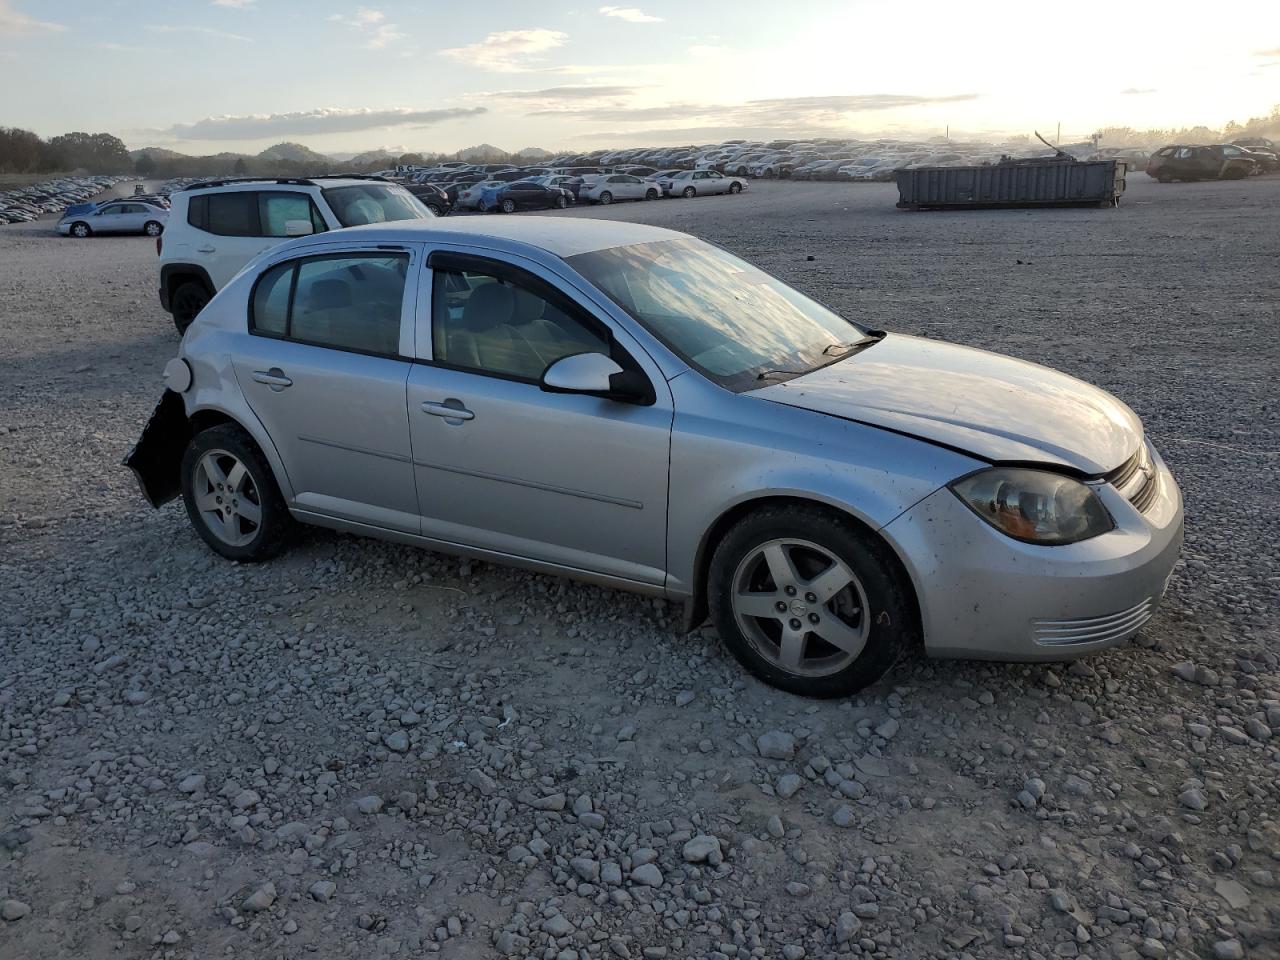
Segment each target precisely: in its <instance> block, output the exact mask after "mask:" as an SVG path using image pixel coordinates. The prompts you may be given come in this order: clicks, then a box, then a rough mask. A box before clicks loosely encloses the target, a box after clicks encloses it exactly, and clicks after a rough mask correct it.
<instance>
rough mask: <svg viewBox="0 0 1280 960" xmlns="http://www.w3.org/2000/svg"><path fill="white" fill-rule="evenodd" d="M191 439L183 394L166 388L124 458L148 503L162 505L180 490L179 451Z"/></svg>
mask: <svg viewBox="0 0 1280 960" xmlns="http://www.w3.org/2000/svg"><path fill="white" fill-rule="evenodd" d="M190 442H191V424H190V423H189V422H188V421H187V411H186V408H185V407H184V406H183V404H182V397H181V396H179V395H178V394H176V393H174V392H173V391H172V390H166V391H165V392H164V395H163V396H162V397H161V398H160V402H159V403H157V404H156V408H155V410H154V411H152V414H151V419H150V420H148V421H147V425H146V427H144V428H143V431H142V436H140V437H139V438H138V442H137V443H135V444H134V445H133V449H132V450H130V451H129V453H128V455H127V456H126V457H125V458H124V460H123V464H124V466H126V467H128V468H129V469H130V470H132V471H133V475H134V476H135V477H136V478H137V480H138V489H140V490H141V491H142V495H143V497H145V498H146V500H147V502H148V503H149V504H151V506H153V507H160V506H163V505H164V504H166V503H168V502H169V501H170V500H172V499H173V498H174V497H176V496H178V494H179V493H181V492H182V487H181V482H180V480H179V473H180V471H181V467H182V455H183V453H185V452H186V449H187V444H189V443H190Z"/></svg>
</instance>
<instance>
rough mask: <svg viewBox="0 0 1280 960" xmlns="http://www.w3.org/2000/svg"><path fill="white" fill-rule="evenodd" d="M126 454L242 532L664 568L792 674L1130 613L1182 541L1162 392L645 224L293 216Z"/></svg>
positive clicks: (1098, 634)
mask: <svg viewBox="0 0 1280 960" xmlns="http://www.w3.org/2000/svg"><path fill="white" fill-rule="evenodd" d="M165 382H166V385H167V388H168V389H167V390H166V391H165V393H164V395H163V397H162V399H161V401H160V404H159V405H158V406H157V408H156V411H155V413H154V414H153V416H152V419H151V421H150V423H149V424H148V425H147V427H146V429H145V431H144V432H143V435H142V438H141V439H140V440H139V442H138V444H137V445H136V446H135V448H134V449H133V451H131V453H130V455H129V456H128V458H127V459H126V461H125V462H126V463H127V464H128V465H129V466H130V467H131V468H133V470H134V471H135V473H136V475H137V477H138V479H139V482H140V485H141V488H142V490H143V493H144V494H145V496H146V497H147V498H148V500H149V501H150V502H151V503H152V504H153V505H155V506H159V505H160V504H162V503H164V502H166V501H167V500H170V499H173V498H174V497H176V496H179V495H181V496H182V498H183V500H184V502H185V504H186V509H187V512H188V515H189V517H190V520H191V523H192V524H193V526H194V528H195V530H196V531H197V533H198V534H199V535H200V536H201V537H202V538H203V539H204V540H205V542H206V543H207V544H208V545H209V546H210V547H211V548H212V549H213V550H215V551H216V552H218V553H219V554H221V555H222V556H224V557H227V558H230V559H234V560H240V561H258V560H265V559H267V558H269V557H271V556H273V555H274V554H276V553H277V552H278V551H280V550H281V549H282V548H283V547H284V546H285V545H286V544H287V542H288V539H289V535H290V531H291V529H292V526H293V524H294V523H295V521H303V522H306V523H313V524H318V525H321V526H325V527H331V528H334V529H338V530H345V531H349V532H353V533H362V534H368V535H372V536H378V537H385V538H389V539H393V540H399V541H402V542H405V543H412V544H419V545H422V546H425V547H429V548H431V549H439V550H445V551H452V552H457V553H462V554H466V555H470V556H478V557H482V558H489V559H493V560H497V561H500V562H504V563H514V564H519V565H523V566H526V567H530V568H532V569H536V570H541V571H545V572H550V573H558V574H564V575H568V576H572V577H578V578H582V579H586V580H590V581H593V582H596V583H600V584H606V585H609V586H614V587H620V588H623V589H627V590H634V591H638V592H641V593H645V594H649V595H652V596H655V597H665V598H667V599H669V600H673V601H677V602H681V603H683V604H684V605H685V610H686V623H687V624H688V625H689V626H690V627H692V626H695V625H697V624H699V623H701V622H703V621H704V620H705V619H706V617H707V616H708V614H709V615H710V618H711V619H712V621H713V622H714V624H715V625H716V627H717V629H718V631H719V633H720V635H721V637H722V638H723V640H724V642H725V643H726V644H727V645H728V647H729V649H730V650H731V651H732V652H733V654H734V655H735V656H736V657H737V658H738V659H739V660H740V661H741V662H742V663H743V664H744V665H745V666H746V667H747V668H748V669H749V670H751V671H752V672H753V673H755V674H756V675H757V676H758V677H760V678H761V679H763V680H765V681H766V682H768V683H771V684H774V685H776V686H778V687H780V688H782V689H785V690H788V691H792V692H794V693H798V694H803V695H808V696H838V695H843V694H847V693H849V692H851V691H854V690H857V689H859V688H860V687H863V686H865V685H866V684H868V683H871V682H873V681H875V680H876V679H877V678H878V677H880V676H881V674H883V673H884V671H885V670H886V669H888V668H889V667H890V666H891V665H892V664H893V663H894V661H895V660H896V659H897V658H898V657H900V656H901V655H902V654H903V652H904V651H905V650H906V649H907V648H908V647H909V646H911V645H912V644H915V643H917V642H920V641H921V640H922V641H923V644H924V648H925V650H926V651H927V652H929V653H931V654H934V655H937V656H951V657H955V656H963V657H986V658H998V659H1013V660H1047V659H1063V658H1068V657H1072V656H1076V655H1079V654H1082V653H1087V652H1090V651H1095V650H1099V649H1102V648H1105V647H1109V646H1112V645H1115V644H1118V643H1121V642H1124V641H1126V640H1127V639H1128V638H1130V637H1131V636H1132V635H1133V634H1134V633H1135V632H1136V631H1137V630H1138V629H1139V628H1140V627H1141V626H1142V625H1143V624H1144V623H1145V622H1146V621H1147V620H1148V619H1149V618H1150V617H1151V616H1152V614H1153V613H1154V611H1155V609H1156V605H1157V604H1158V603H1159V601H1160V599H1161V596H1162V595H1163V592H1164V589H1165V584H1166V581H1167V578H1168V577H1169V575H1170V572H1171V571H1172V569H1173V566H1174V562H1175V561H1176V559H1177V556H1178V551H1179V548H1180V544H1181V541H1182V499H1181V495H1180V493H1179V490H1178V487H1177V484H1176V483H1175V482H1174V479H1173V477H1172V476H1171V475H1170V473H1169V470H1168V469H1167V468H1166V467H1165V465H1164V463H1163V462H1162V460H1161V459H1160V456H1159V454H1158V453H1157V452H1156V450H1155V449H1154V447H1153V446H1152V445H1151V444H1150V442H1149V441H1148V440H1147V439H1146V438H1145V437H1144V436H1143V430H1142V425H1141V423H1140V422H1139V420H1138V418H1137V417H1136V416H1135V415H1134V413H1133V412H1132V411H1131V410H1129V408H1128V407H1126V406H1125V405H1124V404H1122V403H1121V402H1120V401H1118V400H1116V399H1115V398H1114V397H1112V396H1110V395H1109V394H1107V393H1105V392H1103V391H1102V390H1099V389H1097V388H1095V387H1092V386H1089V385H1088V384H1086V383H1083V382H1081V381H1079V380H1075V379H1073V378H1071V377H1068V376H1065V375H1063V374H1060V373H1056V372H1054V371H1052V370H1049V369H1046V368H1044V367H1040V366H1036V365H1034V364H1030V363H1024V362H1021V361H1018V360H1013V359H1010V358H1006V357H1002V356H998V355H995V354H991V353H986V352H983V351H980V350H973V349H969V348H966V347H962V346H954V345H949V344H944V343H939V342H936V341H933V340H922V339H917V338H915V337H910V336H902V335H896V334H885V333H883V332H880V331H875V330H868V329H865V328H863V327H861V326H858V325H857V324H854V323H852V322H850V321H848V320H845V319H843V318H842V317H840V316H837V315H836V314H834V313H832V312H831V311H830V310H828V309H826V308H825V307H823V306H821V305H820V304H818V303H816V302H814V301H813V300H811V299H809V298H808V297H806V296H804V295H803V294H801V293H799V292H798V291H796V290H794V289H792V288H790V287H788V286H786V285H785V284H783V283H782V282H780V281H778V280H777V279H775V278H773V277H771V276H769V275H768V274H766V273H764V272H762V271H760V270H758V269H757V268H755V267H753V266H751V265H750V264H748V263H746V262H744V261H742V260H740V259H738V258H737V257H734V256H733V255H731V254H729V253H727V252H726V251H724V250H722V249H720V248H719V247H716V246H713V245H712V244H709V243H705V242H703V241H700V240H697V239H694V238H692V237H689V236H686V235H684V234H680V233H675V232H672V231H669V230H662V229H658V228H655V227H649V226H643V225H638V224H631V223H624V222H605V221H594V220H582V219H565V218H553V217H511V218H504V219H501V220H499V221H494V220H490V219H469V220H461V221H455V220H448V221H441V220H423V221H414V222H404V223H387V224H377V225H371V226H366V227H355V228H352V229H347V230H341V231H333V232H329V233H323V234H318V235H314V236H309V237H305V238H300V239H297V240H292V241H289V242H286V243H284V244H281V245H280V246H277V247H273V248H272V249H271V250H269V251H267V252H266V253H264V254H263V255H261V256H260V257H259V258H258V259H256V260H255V261H254V262H253V263H251V264H250V265H249V266H248V267H247V268H246V269H245V270H244V271H242V272H241V273H240V274H239V275H238V276H237V277H236V278H235V279H234V280H233V281H232V282H231V283H229V284H228V285H227V286H226V287H225V288H224V289H223V290H221V291H220V292H219V293H218V295H217V296H216V297H215V298H214V299H213V301H212V302H210V304H209V305H208V307H206V308H205V310H204V311H203V312H201V314H200V315H199V317H198V318H197V320H196V322H195V323H193V324H192V326H191V327H190V328H189V329H188V330H187V332H186V335H185V336H184V338H183V341H182V345H181V348H180V350H179V354H178V356H177V357H176V358H175V359H174V360H172V361H170V363H169V365H168V366H167V367H166V371H165Z"/></svg>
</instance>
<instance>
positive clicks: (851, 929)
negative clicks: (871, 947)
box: [836, 910, 862, 944]
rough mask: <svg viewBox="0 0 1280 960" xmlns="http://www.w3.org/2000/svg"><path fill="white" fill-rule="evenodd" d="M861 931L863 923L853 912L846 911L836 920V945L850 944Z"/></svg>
mask: <svg viewBox="0 0 1280 960" xmlns="http://www.w3.org/2000/svg"><path fill="white" fill-rule="evenodd" d="M861 929H862V921H861V920H859V919H858V918H857V917H856V916H855V915H854V914H853V913H852V912H851V911H848V910H846V911H845V912H844V913H842V914H840V916H839V917H837V918H836V943H837V944H841V943H848V942H849V941H850V940H852V939H853V938H854V937H855V936H857V933H858V931H859V930H861Z"/></svg>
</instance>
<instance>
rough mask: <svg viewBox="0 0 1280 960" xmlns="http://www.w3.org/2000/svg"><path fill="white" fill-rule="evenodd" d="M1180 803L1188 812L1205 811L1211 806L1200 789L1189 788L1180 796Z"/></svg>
mask: <svg viewBox="0 0 1280 960" xmlns="http://www.w3.org/2000/svg"><path fill="white" fill-rule="evenodd" d="M1178 802H1179V803H1180V804H1182V805H1183V806H1184V807H1186V808H1187V809H1188V810H1203V809H1204V808H1205V807H1207V806H1209V801H1208V800H1206V799H1205V796H1204V794H1203V793H1202V792H1201V791H1200V789H1199V788H1198V787H1189V788H1188V789H1186V790H1183V791H1182V792H1181V793H1180V794H1178Z"/></svg>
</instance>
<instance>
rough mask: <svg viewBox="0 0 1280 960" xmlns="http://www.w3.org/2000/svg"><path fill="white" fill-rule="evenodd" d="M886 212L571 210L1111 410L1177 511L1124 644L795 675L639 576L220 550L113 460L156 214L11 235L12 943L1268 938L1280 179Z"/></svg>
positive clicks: (149, 383)
mask: <svg viewBox="0 0 1280 960" xmlns="http://www.w3.org/2000/svg"><path fill="white" fill-rule="evenodd" d="M895 199H896V193H895V192H894V190H893V188H892V187H890V186H883V185H866V186H864V185H826V184H801V183H797V184H771V183H760V184H756V185H753V187H752V188H751V190H750V191H749V192H748V193H747V194H745V195H743V196H741V197H723V198H714V199H711V198H708V199H699V200H694V201H680V200H671V201H663V202H658V203H638V204H627V205H617V206H614V207H611V208H604V209H600V208H597V209H593V210H590V211H568V212H567V213H566V214H564V215H567V216H579V215H592V216H607V217H612V218H619V219H634V220H640V221H644V222H648V223H656V224H661V225H665V226H671V227H674V228H676V229H681V230H687V231H689V232H691V233H695V234H698V235H700V236H703V237H706V238H708V239H711V240H714V241H717V242H719V243H721V244H723V245H725V246H726V247H728V248H729V249H731V250H733V251H735V252H737V253H739V254H742V255H744V256H746V257H747V258H749V259H751V260H753V261H755V262H757V263H758V264H760V265H761V266H763V267H764V268H766V269H769V270H771V271H773V272H775V273H777V274H779V275H780V276H782V277H783V278H785V279H786V280H788V281H790V282H792V283H794V284H796V285H797V286H799V287H800V288H801V289H803V290H805V291H807V292H809V293H811V294H814V295H815V296H817V297H819V298H820V299H822V300H824V301H825V302H826V303H828V304H829V305H831V306H832V307H834V308H835V309H837V310H839V311H841V312H843V313H846V314H847V315H849V316H852V317H855V318H858V319H860V320H862V321H865V322H867V323H869V324H871V325H873V326H880V327H886V328H889V329H893V330H898V331H904V332H910V333H919V334H925V335H928V336H933V337H939V338H945V339H950V340H956V341H960V342H964V343H970V344H975V345H978V346H982V347H988V348H991V349H995V350H999V351H1003V352H1007V353H1011V354H1014V355H1017V356H1020V357H1023V358H1026V359H1029V360H1035V361H1040V362H1044V363H1048V364H1051V365H1053V366H1055V367H1058V368H1060V369H1064V370H1066V371H1068V372H1070V373H1073V374H1075V375H1077V376H1080V377H1083V378H1084V379H1086V380H1090V381H1092V382H1094V383H1097V384H1099V385H1101V386H1103V387H1105V388H1107V389H1109V390H1112V391H1114V392H1115V393H1116V394H1118V395H1119V396H1120V397H1121V398H1122V399H1124V400H1126V401H1127V402H1128V403H1129V404H1130V405H1131V406H1133V407H1134V408H1135V409H1136V410H1137V411H1138V413H1139V414H1140V415H1141V416H1142V417H1143V419H1144V421H1145V422H1146V425H1147V427H1148V430H1149V431H1150V433H1151V434H1152V435H1153V437H1154V438H1155V439H1156V442H1157V444H1158V446H1159V447H1160V449H1161V450H1162V451H1163V453H1164V455H1165V457H1166V459H1167V460H1168V461H1169V463H1170V465H1171V466H1172V468H1173V470H1174V472H1175V474H1176V475H1177V477H1178V478H1179V480H1180V482H1181V483H1182V485H1183V489H1184V492H1185V494H1186V498H1187V511H1188V536H1187V545H1186V548H1185V551H1184V559H1183V562H1182V563H1181V564H1180V565H1179V567H1178V569H1177V571H1176V573H1175V576H1174V580H1173V585H1172V587H1171V589H1170V592H1169V596H1168V599H1167V602H1166V604H1165V606H1164V608H1163V610H1162V612H1161V613H1160V615H1159V616H1158V617H1157V618H1156V619H1155V620H1154V621H1153V622H1152V623H1151V624H1150V625H1149V626H1148V627H1147V628H1146V630H1145V631H1144V633H1143V635H1142V636H1141V637H1140V638H1139V640H1138V642H1137V643H1136V644H1135V645H1134V646H1131V647H1129V648H1126V649H1121V650H1116V651H1113V652H1110V653H1108V654H1105V655H1103V656H1099V657H1096V658H1094V659H1091V660H1088V661H1084V662H1079V663H1076V664H1074V665H1070V666H1067V665H1061V666H1052V667H1042V666H1035V667H1029V666H1024V665H1012V666H1006V665H1001V664H976V663H954V662H930V661H926V660H924V659H922V658H918V657H917V658H914V659H911V660H909V661H908V662H905V663H902V664H900V665H899V666H898V667H897V668H896V669H895V670H894V671H892V672H891V673H890V674H889V676H888V677H886V678H885V680H884V681H882V682H881V684H879V685H878V686H877V687H875V688H873V689H871V690H869V691H867V692H866V694H865V695H864V696H861V697H858V698H855V699H851V700H847V701H843V702H828V703H811V702H808V701H804V700H799V699H794V698H791V697H788V696H786V695H779V694H778V693H776V692H774V691H772V690H770V689H768V688H765V687H763V686H761V685H760V684H758V683H756V682H755V681H754V680H752V679H750V678H749V677H748V676H747V675H746V674H745V673H744V672H743V671H742V670H740V669H739V668H738V667H737V666H736V665H735V664H734V663H733V662H732V661H730V660H729V659H728V657H727V656H726V654H725V653H724V651H723V650H722V649H721V647H720V645H719V643H718V641H717V639H716V638H715V636H714V634H713V633H712V632H711V631H710V630H709V629H708V630H707V631H705V632H704V633H701V634H696V635H692V636H684V635H681V634H680V633H679V632H678V631H677V630H676V629H675V623H676V622H677V621H678V614H679V611H678V610H677V609H676V608H674V607H668V606H666V605H663V604H660V603H654V602H652V601H649V600H644V599H639V598H636V597H632V596H628V595H625V594H619V593H614V592H610V591H607V590H602V589H598V588H594V587H589V586H583V585H578V584H574V583H570V582H567V581H563V580H558V579H554V578H550V577H544V576H535V575H530V574H526V573H521V572H515V571H512V570H508V569H505V568H501V567H496V566H491V565H488V564H478V563H464V562H460V561H458V560H456V559H452V558H449V557H445V556H440V555H436V554H432V553H427V552H424V551H419V550H414V549H409V548H403V547H398V546H393V545H387V544H382V543H377V542H372V541H364V540H356V539H353V538H349V537H345V536H341V535H337V534H331V533H328V532H321V531H317V532H315V533H313V534H311V535H309V536H308V537H307V538H306V539H305V540H304V541H303V542H302V543H301V544H300V545H299V546H298V547H297V548H295V549H294V550H293V551H292V552H291V553H289V554H287V555H286V556H285V557H284V558H282V559H280V560H278V561H276V562H273V563H271V564H269V565H267V566H262V567H242V566H237V565H233V564H229V563H226V562H223V561H221V560H218V559H216V558H215V557H214V556H213V555H212V554H211V553H210V552H209V551H208V550H206V549H205V548H204V547H203V545H202V544H201V543H200V542H199V541H198V540H197V538H196V536H195V535H194V534H193V532H192V531H191V530H190V528H189V526H188V523H187V520H186V517H185V514H184V512H183V510H182V507H181V505H180V504H177V503H175V504H170V505H169V506H167V507H166V508H165V509H163V510H161V511H158V512H155V511H151V510H150V509H149V508H147V507H146V506H145V505H144V504H143V502H142V501H141V499H140V498H139V496H138V494H137V492H136V489H135V487H134V483H133V479H132V477H131V476H130V475H129V474H128V472H127V471H125V470H124V469H122V468H121V467H120V466H119V461H120V458H121V456H122V455H123V454H124V452H125V451H126V450H127V449H128V447H129V446H130V444H131V443H132V442H133V440H134V439H135V437H136V436H137V434H138V432H139V431H140V429H141V427H142V424H143V423H144V422H145V420H146V418H147V416H148V414H149V413H150V410H151V407H152V406H153V404H154V402H155V400H156V399H157V397H158V394H159V389H160V387H159V379H158V378H159V372H160V369H161V367H162V366H163V364H164V362H165V360H166V359H168V358H169V357H170V356H171V355H172V353H173V351H174V349H175V343H176V339H175V336H174V333H173V328H172V325H171V324H170V321H169V319H168V317H167V316H166V315H165V314H163V313H162V312H161V311H160V308H159V305H158V303H157V302H156V297H155V292H154V288H155V285H156V259H155V252H154V245H153V243H152V242H150V241H148V240H145V239H142V238H110V239H108V238H102V239H93V240H89V241H83V242H77V241H72V240H66V239H61V238H58V237H57V236H54V235H53V234H52V230H51V226H52V224H51V223H49V222H42V223H37V224H27V225H23V226H17V227H14V226H10V227H3V228H0V304H3V308H4V309H3V322H2V323H0V385H2V388H0V638H2V639H0V651H2V652H3V654H4V660H3V663H4V667H3V669H2V670H0V917H2V918H3V919H2V920H0V957H4V958H15V960H17V958H23V960H46V958H54V957H104V956H108V955H112V956H125V957H144V956H145V957H174V958H188V957H189V958H207V957H214V956H244V957H255V958H256V957H303V956H308V955H316V956H322V957H330V956H334V957H336V956H349V957H359V958H369V957H418V956H422V955H424V954H427V953H433V952H438V953H440V954H442V955H444V956H448V957H459V958H471V957H503V956H510V957H537V958H542V960H552V958H554V960H585V958H597V957H600V958H608V957H618V958H624V960H625V958H640V957H644V958H664V957H666V958H672V960H676V958H698V960H703V958H715V960H722V958H747V957H753V958H754V957H762V958H764V957H768V958H774V957H782V958H786V960H798V958H802V957H809V958H822V957H832V956H845V955H857V956H876V957H885V958H889V957H893V958H898V957H956V956H959V957H965V956H969V957H985V956H1016V957H1048V956H1055V957H1077V956H1078V957H1095V958H1102V957H1117V958H1128V957H1139V956H1140V957H1166V956H1168V957H1217V958H1231V957H1250V958H1261V957H1277V956H1280V946H1278V945H1280V630H1278V628H1277V610H1280V565H1278V564H1277V543H1278V542H1280V519H1278V511H1277V509H1276V495H1277V491H1278V490H1280V476H1278V474H1280V470H1278V466H1280V464H1278V461H1277V452H1278V450H1280V438H1278V437H1277V432H1278V431H1277V399H1276V398H1277V393H1276V378H1277V374H1278V373H1280V350H1278V349H1277V345H1276V332H1277V329H1280V312H1278V310H1277V303H1278V302H1280V270H1277V263H1278V262H1280V229H1277V225H1276V216H1275V211H1276V210H1277V209H1280V178H1277V177H1269V178H1257V179H1254V180H1250V181H1245V182H1232V183H1208V184H1199V185H1188V184H1176V185H1168V186H1160V185H1158V184H1155V183H1153V182H1151V181H1149V180H1148V179H1147V178H1146V177H1145V176H1136V177H1134V178H1132V182H1131V185H1130V190H1129V193H1128V194H1127V196H1126V198H1125V201H1124V203H1123V204H1122V205H1121V207H1120V208H1119V209H1116V210H1097V209H1092V210H1050V211H1042V212H1019V211H989V212H972V213H904V212H900V211H897V210H895V209H894V208H893V202H894V200H895ZM1273 732H1274V735H1273Z"/></svg>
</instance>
